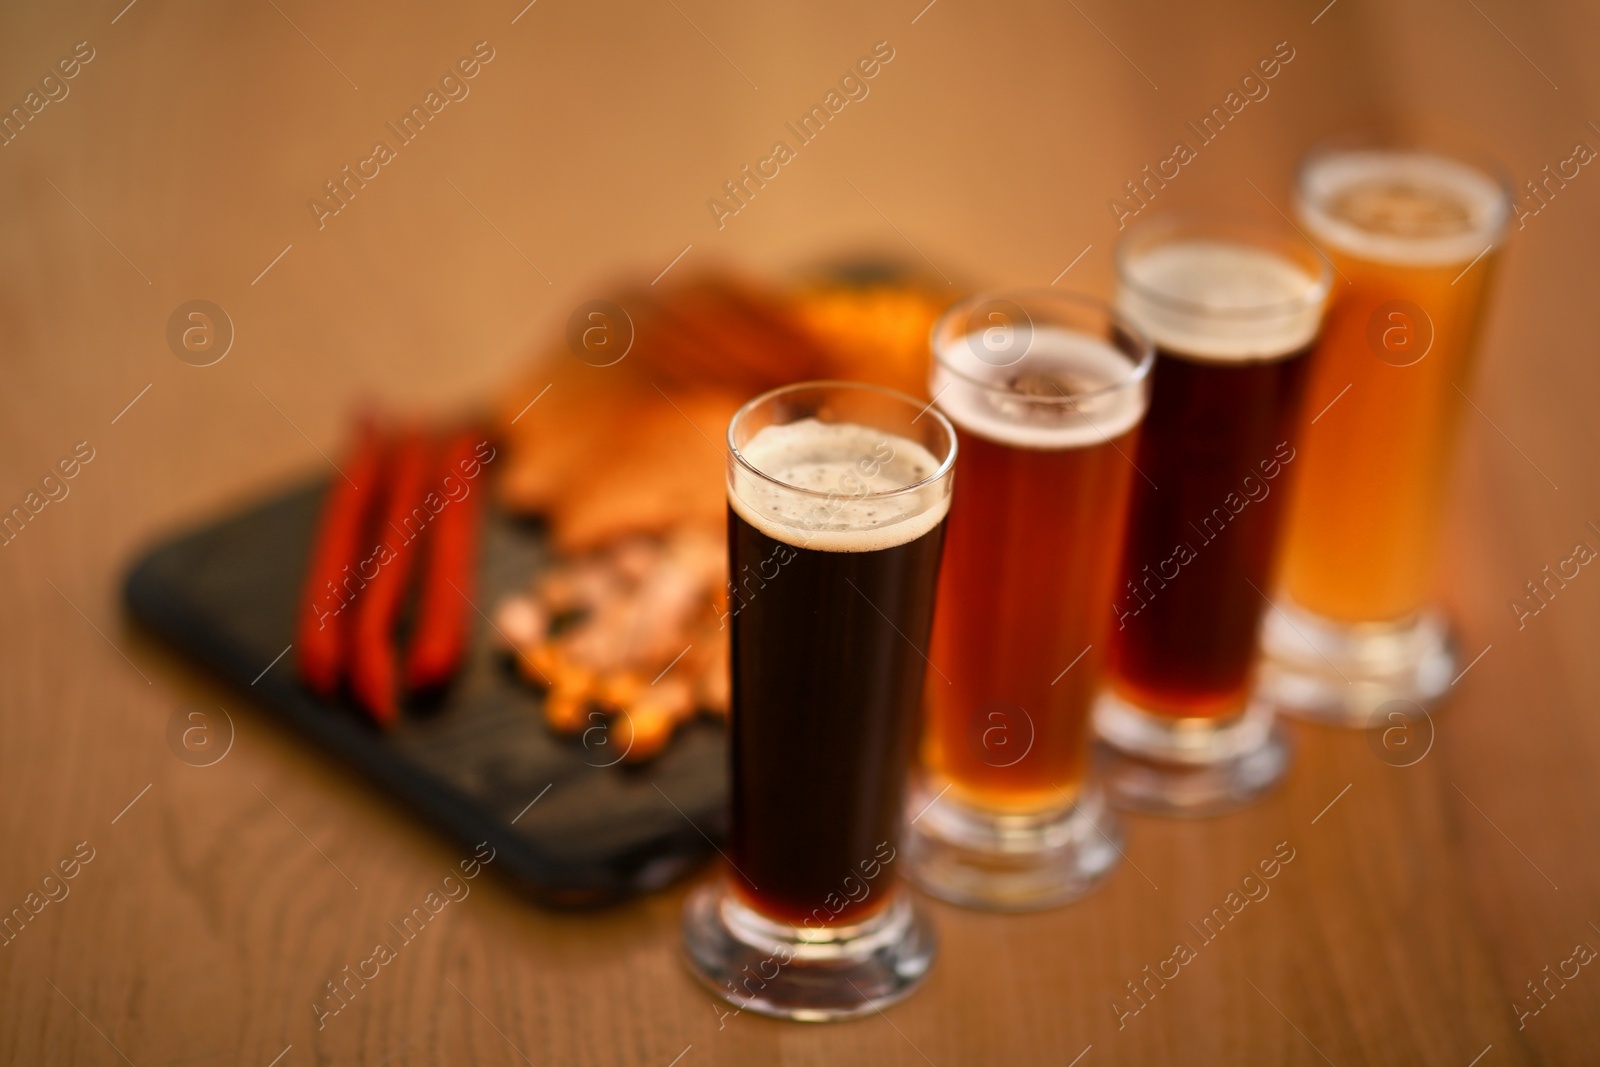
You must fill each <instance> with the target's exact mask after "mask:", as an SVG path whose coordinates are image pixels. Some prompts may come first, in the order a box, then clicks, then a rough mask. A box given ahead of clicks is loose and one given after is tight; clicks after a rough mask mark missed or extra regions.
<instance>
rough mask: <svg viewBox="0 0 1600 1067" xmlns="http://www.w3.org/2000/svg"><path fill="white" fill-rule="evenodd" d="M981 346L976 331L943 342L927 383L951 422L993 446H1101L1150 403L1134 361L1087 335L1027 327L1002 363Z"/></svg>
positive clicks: (1125, 428) (1136, 419) (1124, 430)
mask: <svg viewBox="0 0 1600 1067" xmlns="http://www.w3.org/2000/svg"><path fill="white" fill-rule="evenodd" d="M980 351H982V348H981V341H980V340H979V339H978V338H977V337H976V336H975V335H968V336H966V337H960V338H957V339H955V340H952V341H950V342H948V343H947V344H945V345H943V346H942V347H941V348H940V349H939V352H938V359H937V360H936V361H935V362H934V368H933V376H932V385H931V388H932V390H933V395H934V396H935V397H937V398H938V404H939V410H940V411H943V412H944V413H945V415H946V416H948V417H949V419H950V421H952V422H954V423H956V424H957V425H958V426H960V427H961V428H962V429H963V430H965V431H967V432H968V433H973V434H977V435H978V436H980V437H984V438H987V439H988V440H991V441H996V442H998V443H1000V444H1004V445H1010V446H1012V447H1013V448H1030V449H1041V450H1043V449H1062V448H1085V447H1089V446H1092V445H1098V444H1103V443H1104V442H1106V441H1111V440H1114V439H1116V438H1117V437H1120V436H1121V435H1122V434H1125V433H1127V432H1128V431H1129V430H1130V429H1132V428H1133V427H1134V426H1136V425H1138V423H1139V420H1140V419H1141V418H1143V417H1144V412H1145V408H1146V407H1147V406H1148V404H1149V396H1148V389H1147V387H1146V386H1145V384H1144V383H1143V382H1142V381H1138V380H1135V379H1136V375H1135V363H1134V361H1133V360H1132V359H1130V358H1129V357H1128V356H1127V355H1125V354H1124V353H1122V352H1121V351H1119V350H1118V349H1116V348H1115V347H1113V346H1112V345H1111V344H1110V343H1109V342H1107V341H1105V340H1103V339H1101V338H1099V337H1095V336H1093V335H1091V334H1086V333H1078V332H1076V331H1072V330H1065V329H1062V328H1060V327H1056V326H1045V327H1037V328H1034V329H1033V331H1032V334H1031V336H1030V337H1028V340H1027V348H1026V350H1025V352H1024V354H1023V355H1022V357H1021V358H1020V359H1018V360H1017V361H1016V362H1014V363H1009V364H1008V365H1006V366H1003V367H997V366H994V365H992V364H991V363H989V362H987V361H986V360H985V359H982V358H980V357H979V354H978V353H979V352H980ZM991 358H993V357H991Z"/></svg>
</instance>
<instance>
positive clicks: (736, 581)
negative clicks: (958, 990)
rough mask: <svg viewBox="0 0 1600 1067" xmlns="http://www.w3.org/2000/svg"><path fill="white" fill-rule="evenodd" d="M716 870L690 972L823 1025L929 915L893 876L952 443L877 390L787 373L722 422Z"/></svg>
mask: <svg viewBox="0 0 1600 1067" xmlns="http://www.w3.org/2000/svg"><path fill="white" fill-rule="evenodd" d="M728 451H729V455H728V570H729V579H730V581H729V588H728V612H727V617H726V623H727V625H729V626H731V627H732V635H731V636H732V672H733V673H732V682H733V686H732V697H733V699H732V718H731V727H732V730H731V746H730V747H731V753H730V755H731V770H732V811H731V816H732V818H731V828H730V833H729V837H728V851H727V857H728V867H729V869H728V870H727V871H726V872H724V874H723V875H722V876H721V877H719V878H718V879H717V880H716V881H714V882H712V883H710V884H708V885H705V886H703V887H701V888H700V889H699V890H697V891H696V892H695V893H694V894H692V895H691V897H690V899H689V902H688V904H687V906H686V909H685V913H684V936H685V941H686V945H687V950H688V956H689V963H690V966H691V968H692V969H693V970H694V971H695V973H696V974H697V975H698V976H699V977H700V978H701V979H702V980H703V981H705V982H706V983H707V984H708V985H709V986H710V987H711V988H712V989H714V990H715V991H716V992H717V993H718V994H720V995H721V996H723V997H724V998H726V999H728V1000H729V1001H731V1002H732V1003H734V1004H736V1005H738V1006H739V1007H740V1008H749V1009H751V1010H752V1011H758V1012H761V1013H764V1014H768V1015H777V1016H783V1017H788V1018H798V1019H831V1018H843V1017H847V1016H852V1015H859V1014H863V1013H867V1012H871V1011H874V1010H875V1009H877V1008H879V1007H881V1006H882V1005H884V1004H887V1003H890V1002H892V1001H895V1000H898V999H899V998H901V997H903V996H905V995H907V994H908V993H910V992H911V990H912V989H913V988H915V986H916V985H917V984H918V983H919V982H920V981H921V980H922V978H923V976H924V975H925V974H926V972H927V969H928V966H929V965H930V963H931V962H932V958H933V952H934V938H933V932H932V929H931V927H930V926H929V925H928V924H927V922H926V920H925V919H924V918H923V916H922V915H921V914H920V912H918V911H917V909H915V908H914V907H913V905H912V902H911V899H910V896H909V894H908V893H907V892H906V891H905V889H904V887H903V886H902V884H901V879H900V873H901V868H902V867H903V866H904V863H903V861H902V860H900V859H899V849H900V845H901V841H900V834H901V821H902V812H903V810H904V805H905V794H906V778H907V774H908V768H909V764H910V761H911V753H912V748H913V745H914V744H915V739H916V732H917V722H918V715H919V713H920V705H921V701H922V691H923V675H924V672H925V671H926V669H927V659H926V656H927V646H928V636H929V631H930V628H931V626H932V622H933V603H934V594H935V590H936V588H937V580H938V573H939V561H940V554H941V550H942V547H943V541H944V518H945V513H946V511H947V510H948V508H949V502H950V489H951V482H952V477H953V471H954V464H955V454H956V440H955V435H954V433H953V431H952V430H951V428H950V425H949V423H948V422H946V421H945V420H944V418H943V417H942V416H941V415H940V414H939V413H938V412H937V411H933V410H931V409H930V408H928V407H927V406H926V405H923V404H922V403H920V402H918V401H916V400H914V399H912V398H911V397H908V396H905V395H904V394H901V393H896V392H893V391H891V390H887V389H882V388H879V387H877V386H869V385H858V384H849V383H840V382H821V383H806V384H802V385H795V386H788V387H785V388H782V389H778V390H774V391H773V392H770V393H767V394H764V395H763V396H760V397H757V398H756V399H755V400H752V401H751V402H750V403H748V404H746V405H745V406H744V407H743V408H741V409H740V410H739V412H738V413H737V414H736V415H735V416H734V417H733V420H732V422H731V423H730V424H729V427H728Z"/></svg>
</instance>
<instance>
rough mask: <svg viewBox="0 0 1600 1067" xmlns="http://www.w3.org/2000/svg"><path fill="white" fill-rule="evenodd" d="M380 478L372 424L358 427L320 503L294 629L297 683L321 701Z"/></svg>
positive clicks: (334, 667) (339, 656) (333, 688)
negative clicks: (341, 470)
mask: <svg viewBox="0 0 1600 1067" xmlns="http://www.w3.org/2000/svg"><path fill="white" fill-rule="evenodd" d="M382 475H383V445H382V442H381V441H380V440H379V439H378V434H377V431H376V430H375V429H374V428H373V426H372V424H371V423H370V422H367V421H363V423H362V425H361V427H360V429H359V430H358V431H357V437H356V444H355V447H354V449H353V450H352V451H351V454H350V457H349V459H348V460H347V461H346V463H345V469H344V476H341V477H335V478H334V479H333V481H332V482H331V483H330V484H329V486H328V490H327V492H326V493H325V494H324V496H323V499H322V514H321V517H320V519H319V520H318V523H317V535H316V540H315V541H314V542H313V543H312V546H311V562H310V565H309V567H308V568H307V570H306V577H305V586H304V590H303V599H302V600H301V602H300V618H299V622H298V625H297V627H296V636H295V642H294V643H295V650H296V651H295V658H296V661H297V662H298V663H299V666H300V677H301V678H303V679H304V680H305V683H306V684H307V685H308V686H310V687H311V688H312V689H313V690H315V691H316V692H318V693H320V694H322V695H323V696H326V697H331V696H333V695H334V694H335V693H336V692H337V691H338V688H339V675H340V672H341V667H342V666H343V665H344V659H345V646H346V645H347V644H348V635H349V629H350V627H349V621H350V620H349V616H346V615H345V614H344V608H345V606H346V605H347V604H348V603H349V602H350V599H351V597H353V596H354V595H355V593H356V591H357V587H358V585H359V584H360V583H359V579H354V580H353V579H352V578H351V577H350V574H351V571H350V568H352V567H355V566H356V565H357V563H359V562H360V560H361V558H362V554H363V550H364V548H365V547H366V546H365V544H364V540H365V538H366V537H367V526H368V524H369V523H370V522H371V521H372V518H373V512H375V511H376V510H377V508H378V502H379V501H380V500H381V499H382V491H381V487H382Z"/></svg>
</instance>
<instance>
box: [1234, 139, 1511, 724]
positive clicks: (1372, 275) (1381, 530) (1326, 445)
mask: <svg viewBox="0 0 1600 1067" xmlns="http://www.w3.org/2000/svg"><path fill="white" fill-rule="evenodd" d="M1490 173H1491V172H1490V171H1489V170H1487V169H1480V168H1479V167H1477V166H1472V165H1468V164H1466V163H1463V162H1459V161H1458V160H1455V159H1451V158H1446V157H1444V156H1442V155H1438V154H1434V153H1432V152H1429V151H1423V150H1419V149H1415V148H1397V147H1392V146H1391V147H1376V146H1373V145H1371V144H1370V143H1369V144H1364V145H1363V144H1357V143H1352V142H1346V143H1344V144H1335V145H1329V146H1324V147H1322V148H1319V149H1317V150H1315V151H1313V152H1312V153H1311V154H1310V155H1309V156H1308V157H1307V158H1306V159H1305V160H1304V162H1303V163H1302V165H1301V168H1300V171H1299V176H1298V180H1297V183H1296V196H1295V211H1296V213H1297V214H1298V216H1299V218H1300V221H1301V225H1302V226H1303V227H1304V229H1305V230H1306V232H1307V233H1308V234H1309V235H1310V237H1311V239H1312V240H1314V241H1316V242H1317V244H1318V245H1319V246H1320V247H1321V248H1322V249H1323V250H1324V251H1326V252H1327V253H1328V255H1330V256H1331V257H1332V259H1333V262H1334V264H1335V265H1336V266H1337V268H1338V271H1339V273H1340V274H1341V275H1342V276H1343V279H1344V281H1343V282H1341V283H1339V285H1338V286H1337V289H1338V299H1337V301H1336V303H1335V304H1334V306H1333V308H1332V309H1331V310H1330V312H1329V315H1328V323H1327V327H1326V330H1325V331H1324V338H1323V342H1322V346H1321V351H1320V353H1319V354H1318V356H1317V361H1318V363H1317V366H1316V368H1315V370H1314V372H1313V376H1312V379H1311V386H1310V395H1309V398H1308V402H1307V407H1306V424H1305V425H1304V426H1303V427H1302V440H1301V449H1302V452H1303V455H1302V457H1301V458H1300V459H1299V460H1297V461H1296V464H1295V465H1296V466H1297V467H1298V468H1299V470H1298V471H1297V475H1298V478H1299V485H1298V487H1297V489H1296V495H1295V501H1294V507H1293V509H1292V513H1291V517H1290V523H1289V534H1288V539H1287V546H1286V551H1285V561H1284V570H1283V575H1282V582H1281V585H1280V586H1279V589H1278V595H1279V598H1280V606H1281V608H1282V611H1281V613H1275V614H1274V616H1273V617H1272V618H1271V619H1269V620H1268V625H1267V626H1266V628H1265V630H1264V632H1263V643H1264V645H1265V648H1266V651H1267V660H1266V666H1265V675H1264V679H1263V681H1264V684H1265V685H1266V687H1267V688H1268V690H1269V691H1270V692H1271V693H1272V695H1273V696H1274V698H1275V699H1276V700H1277V701H1278V702H1279V704H1280V705H1281V706H1283V707H1285V708H1287V709H1288V710H1290V711H1293V712H1296V713H1298V714H1301V715H1304V716H1307V717H1311V718H1316V719H1321V720H1324V721H1334V722H1344V723H1348V724H1351V725H1358V726H1365V725H1367V724H1368V722H1369V720H1370V719H1371V717H1372V716H1373V715H1374V714H1376V713H1377V712H1378V711H1379V710H1380V709H1383V708H1401V709H1409V710H1410V711H1411V712H1412V713H1418V712H1420V711H1421V710H1422V709H1424V708H1425V707H1427V706H1428V705H1429V704H1430V703H1431V702H1433V701H1435V700H1437V699H1438V698H1439V697H1440V696H1441V695H1442V694H1443V693H1444V692H1445V690H1446V689H1447V688H1448V687H1449V685H1450V682H1451V680H1452V679H1453V678H1454V677H1455V675H1456V673H1457V672H1458V671H1459V669H1460V666H1459V664H1458V662H1457V655H1456V649H1455V647H1454V644H1453V642H1452V640H1451V638H1450V633H1449V628H1448V626H1447V625H1446V623H1445V620H1444V618H1443V616H1442V614H1441V613H1440V612H1439V611H1437V610H1435V609H1434V608H1433V607H1432V605H1431V603H1430V596H1429V593H1430V589H1431V588H1432V581H1433V578H1434V573H1433V556H1434V550H1435V543H1436V541H1437V540H1438V534H1439V523H1440V518H1441V512H1442V503H1443V501H1442V497H1443V494H1444V490H1445V485H1446V480H1447V476H1448V473H1449V467H1450V458H1451V453H1452V449H1453V443H1454V438H1455V423H1456V419H1457V417H1458V416H1459V414H1460V412H1461V410H1462V408H1463V407H1464V404H1465V402H1464V400H1463V398H1462V396H1461V395H1459V394H1458V392H1457V384H1458V383H1464V382H1465V381H1466V380H1467V378H1468V375H1469V370H1470V368H1469V363H1470V360H1471V356H1472V350H1473V346H1474V344H1475V341H1476V335H1477V331H1478V322H1479V319H1480V317H1481V314H1482V310H1483V306H1484V303H1485V297H1486V294H1487V292H1488V287H1489V282H1490V278H1491V276H1492V274H1493V270H1492V268H1493V267H1494V260H1495V255H1494V252H1493V249H1494V246H1495V244H1496V243H1497V242H1498V241H1499V240H1500V237H1501V234H1502V231H1503V230H1504V227H1505V223H1506V218H1507V214H1508V199H1507V196H1506V193H1505V191H1504V188H1503V186H1502V185H1501V184H1500V183H1499V182H1498V181H1496V180H1495V179H1494V178H1493V177H1491V176H1490ZM1346 283H1348V284H1346Z"/></svg>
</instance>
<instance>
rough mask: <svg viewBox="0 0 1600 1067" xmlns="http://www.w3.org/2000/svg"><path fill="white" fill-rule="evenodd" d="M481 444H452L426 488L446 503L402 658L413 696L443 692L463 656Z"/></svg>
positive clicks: (471, 437)
mask: <svg viewBox="0 0 1600 1067" xmlns="http://www.w3.org/2000/svg"><path fill="white" fill-rule="evenodd" d="M484 443H485V442H484V437H483V434H481V433H479V432H476V431H472V432H467V433H462V434H458V435H457V436H455V437H453V438H451V440H450V441H449V442H448V443H447V444H446V445H445V448H444V454H443V456H442V457H441V461H440V463H439V465H438V467H437V468H436V470H435V474H434V476H435V478H436V479H437V481H430V483H429V488H430V489H432V490H434V491H435V492H437V493H439V494H440V496H441V497H442V498H443V499H444V501H445V503H444V509H443V510H442V511H440V512H439V514H438V516H437V517H435V519H434V520H433V529H432V532H430V533H429V534H428V541H427V545H426V547H425V551H424V555H425V559H424V562H423V565H422V566H423V570H422V577H421V593H420V595H419V596H418V600H417V616H416V618H417V622H416V626H415V627H414V629H413V636H412V640H411V647H410V649H408V650H407V655H406V687H407V688H409V689H411V690H412V691H414V692H420V693H436V692H438V691H439V690H441V689H443V688H444V687H445V686H446V685H447V684H448V683H449V681H450V679H451V678H452V677H453V676H454V675H455V672H456V669H457V668H458V667H460V666H461V661H462V659H463V658H464V656H465V654H466V647H467V631H468V623H469V622H470V617H469V613H470V612H471V611H472V607H471V604H470V598H471V597H472V595H473V585H474V579H475V578H476V577H477V560H478V532H479V530H480V528H481V527H482V519H483V501H484V495H485V493H486V492H487V489H486V487H485V485H484V482H486V481H487V479H486V478H483V477H482V473H483V472H482V464H481V462H480V456H479V453H478V449H479V448H480V446H482V445H483V444H484ZM490 455H493V453H492V452H491V453H490ZM469 472H471V473H470V474H469Z"/></svg>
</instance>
